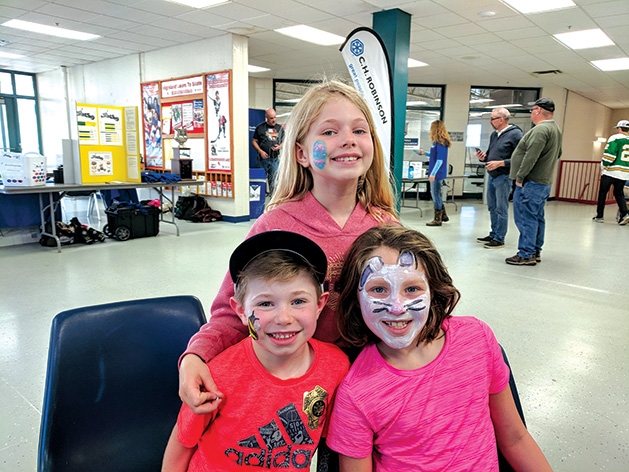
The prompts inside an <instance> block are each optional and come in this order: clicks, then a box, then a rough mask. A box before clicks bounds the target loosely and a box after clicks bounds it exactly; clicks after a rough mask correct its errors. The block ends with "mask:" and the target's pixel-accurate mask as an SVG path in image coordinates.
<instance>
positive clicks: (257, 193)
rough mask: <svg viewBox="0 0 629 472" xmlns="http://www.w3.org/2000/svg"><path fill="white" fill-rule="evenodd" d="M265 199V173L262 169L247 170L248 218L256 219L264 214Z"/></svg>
mask: <svg viewBox="0 0 629 472" xmlns="http://www.w3.org/2000/svg"><path fill="white" fill-rule="evenodd" d="M265 198H266V173H265V172H264V169H262V168H259V167H258V168H251V169H249V218H258V217H259V216H260V215H262V213H264V200H265Z"/></svg>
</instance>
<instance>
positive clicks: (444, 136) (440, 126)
mask: <svg viewBox="0 0 629 472" xmlns="http://www.w3.org/2000/svg"><path fill="white" fill-rule="evenodd" d="M430 140H431V141H432V142H433V143H439V144H441V145H442V146H445V147H450V134H448V130H447V129H446V125H445V123H444V122H443V121H441V120H435V121H433V122H432V123H430Z"/></svg>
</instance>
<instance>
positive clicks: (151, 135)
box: [142, 82, 164, 168]
mask: <svg viewBox="0 0 629 472" xmlns="http://www.w3.org/2000/svg"><path fill="white" fill-rule="evenodd" d="M142 122H143V130H144V133H143V135H144V156H145V159H146V167H156V168H161V167H162V166H163V164H164V158H163V152H162V129H161V126H162V119H161V113H160V103H159V83H158V82H152V83H147V84H142Z"/></svg>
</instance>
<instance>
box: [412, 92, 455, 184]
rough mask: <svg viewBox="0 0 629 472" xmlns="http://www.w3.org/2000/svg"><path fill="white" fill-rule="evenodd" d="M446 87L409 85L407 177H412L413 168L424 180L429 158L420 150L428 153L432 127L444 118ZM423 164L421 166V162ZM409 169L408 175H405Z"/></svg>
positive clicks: (416, 174)
mask: <svg viewBox="0 0 629 472" xmlns="http://www.w3.org/2000/svg"><path fill="white" fill-rule="evenodd" d="M444 89H445V87H443V86H434V85H432V86H431V85H416V84H409V86H408V89H407V95H406V127H405V130H404V131H405V134H404V167H403V171H402V174H403V177H412V176H411V174H410V172H409V171H408V170H407V169H410V168H411V167H412V168H413V173H414V175H413V176H414V177H421V176H423V174H424V173H425V172H423V171H422V169H424V171H425V169H426V168H427V167H426V166H425V165H423V164H424V163H426V162H428V158H427V157H426V156H422V155H420V154H419V150H420V149H423V150H424V151H428V150H429V149H430V146H431V145H432V142H431V141H430V124H431V123H432V122H433V121H435V120H439V119H441V117H442V116H443V106H442V98H443V94H444ZM420 162H421V163H422V165H420V164H419V163H420ZM404 170H406V174H404Z"/></svg>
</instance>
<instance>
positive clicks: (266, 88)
mask: <svg viewBox="0 0 629 472" xmlns="http://www.w3.org/2000/svg"><path fill="white" fill-rule="evenodd" d="M272 106H273V79H259V78H257V77H249V108H256V109H258V110H266V109H267V108H269V107H272Z"/></svg>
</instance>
